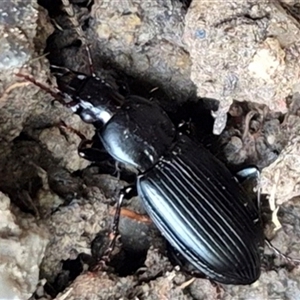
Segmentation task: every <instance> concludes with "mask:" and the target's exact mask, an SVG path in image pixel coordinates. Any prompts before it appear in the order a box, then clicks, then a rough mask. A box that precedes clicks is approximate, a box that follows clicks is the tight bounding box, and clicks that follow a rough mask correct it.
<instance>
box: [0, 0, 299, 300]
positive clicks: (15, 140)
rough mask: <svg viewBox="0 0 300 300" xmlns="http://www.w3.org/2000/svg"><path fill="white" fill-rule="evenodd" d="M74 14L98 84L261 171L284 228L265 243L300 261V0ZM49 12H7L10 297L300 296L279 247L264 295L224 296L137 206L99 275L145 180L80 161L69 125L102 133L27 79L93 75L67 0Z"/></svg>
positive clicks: (144, 4) (2, 206)
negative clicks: (99, 261)
mask: <svg viewBox="0 0 300 300" xmlns="http://www.w3.org/2000/svg"><path fill="white" fill-rule="evenodd" d="M73 2H74V3H75V4H76V5H75V6H74V7H75V9H76V13H77V15H78V18H79V20H80V24H81V25H83V29H84V38H85V39H86V40H87V42H88V43H89V44H90V46H91V53H92V58H93V65H94V69H95V71H96V73H97V74H98V75H99V76H104V77H105V78H106V79H109V80H112V81H115V83H116V85H119V86H121V85H124V88H125V89H126V90H127V89H128V90H129V91H130V92H131V93H134V94H139V95H142V96H144V97H147V98H153V99H155V100H156V101H159V102H160V103H161V105H162V106H163V107H164V108H165V109H166V111H168V113H169V114H170V115H171V117H172V119H173V120H174V122H178V123H179V122H180V121H181V120H182V119H185V120H189V118H191V128H190V130H191V132H192V134H193V135H194V137H195V138H198V139H199V140H201V141H202V142H203V143H204V144H205V145H206V146H207V147H209V149H210V150H211V151H213V152H214V153H215V154H216V155H217V156H218V157H219V158H220V159H222V160H223V161H224V162H225V163H226V164H227V165H228V166H229V167H230V168H231V169H232V170H233V171H234V170H235V169H236V168H238V167H241V166H246V165H249V164H255V165H257V166H259V168H260V169H262V181H261V185H262V191H263V194H264V197H263V198H266V201H265V203H264V205H265V206H268V204H270V208H271V211H273V215H272V216H273V222H274V225H273V226H271V225H269V226H267V231H266V234H267V235H268V236H270V237H274V239H273V243H274V245H275V246H276V247H278V248H279V249H280V250H282V251H283V252H284V253H287V254H289V255H291V256H293V257H298V258H300V239H299V237H300V221H299V215H300V205H299V203H300V202H299V199H300V198H299V197H300V181H299V180H300V179H299V178H300V163H299V162H300V157H299V156H300V136H299V132H300V110H299V108H300V94H299V92H300V88H299V74H300V73H299V71H300V70H299V63H298V61H299V56H300V35H299V31H300V23H299V20H300V13H299V11H298V10H297V7H299V6H300V2H299V1H297V0H294V1H292V0H289V1H288V0H285V1H281V2H280V1H263V3H261V1H246V0H243V1H230V2H228V1H221V0H220V1H218V0H215V1H197V0H194V1H191V3H189V2H190V1H179V0H172V1H171V0H169V1H166V0H151V1H142V0H135V1H125V0H124V1H123V0H122V1H120V0H112V1H104V0H102V1H100V0H95V1H94V2H93V3H89V1H84V0H76V1H73ZM39 4H41V5H43V7H42V6H40V5H39ZM39 4H37V3H36V1H34V0H23V1H19V0H13V1H3V3H2V4H1V10H0V32H1V34H0V39H1V43H0V140H1V148H0V191H1V192H0V274H1V275H0V298H1V299H2V298H4V299H28V298H30V299H121V298H122V299H251V300H252V299H263V300H266V299H299V296H298V295H299V293H300V268H299V267H293V266H291V265H288V264H286V263H285V262H284V261H281V260H279V259H278V258H275V257H274V255H273V254H272V252H271V251H270V250H268V249H266V251H265V252H266V255H265V261H264V264H263V269H262V275H261V277H260V279H259V280H258V281H257V282H256V283H255V284H253V285H251V286H245V287H243V286H242V287H241V286H217V285H216V284H214V283H211V282H210V281H209V280H207V279H195V278H192V277H191V276H189V275H187V274H186V273H184V272H183V271H181V270H180V269H179V268H178V267H174V265H172V263H171V261H172V259H171V260H170V255H168V253H169V252H170V251H168V250H169V249H168V246H167V245H166V243H165V241H164V239H163V238H162V237H161V236H160V235H159V232H158V231H157V230H156V228H155V226H154V225H153V224H152V223H151V220H149V218H147V216H146V215H145V212H144V210H143V207H142V204H141V203H140V201H139V199H138V198H137V197H134V198H132V199H130V200H129V201H127V202H126V203H125V206H124V209H123V210H122V217H121V224H120V232H121V234H122V240H121V242H122V246H121V244H120V245H118V247H117V248H116V250H115V252H114V259H113V261H112V263H111V264H110V266H109V267H108V268H107V269H106V270H105V271H103V272H100V273H99V274H98V275H96V274H94V273H90V272H88V271H87V269H88V266H90V265H91V264H93V259H94V258H95V256H99V255H101V253H103V251H104V249H105V245H107V243H108V240H109V234H108V232H109V228H110V227H109V226H110V224H111V221H112V216H113V213H114V203H115V200H116V197H117V194H118V191H119V189H120V188H121V187H123V186H125V185H126V184H127V182H129V181H130V180H131V179H132V177H131V176H130V175H128V174H123V175H122V177H121V179H120V180H117V179H116V177H115V176H113V173H114V171H115V166H114V164H113V163H111V162H105V163H103V164H101V165H99V166H90V163H89V162H87V161H85V160H83V159H82V158H80V157H79V156H78V153H77V146H78V144H79V143H80V138H79V137H78V136H77V135H76V134H74V133H73V132H71V131H69V130H66V129H64V128H62V127H61V126H59V125H60V124H61V122H60V121H61V120H63V121H64V122H65V123H66V124H67V125H69V126H72V127H73V128H76V129H77V130H79V131H80V132H82V133H83V134H85V135H86V136H87V137H89V138H91V137H92V136H93V133H94V129H93V127H92V126H89V125H86V124H85V123H83V122H82V121H81V120H80V119H79V118H78V117H77V116H74V115H73V114H72V113H71V112H70V111H69V110H68V109H67V108H65V107H63V106H62V105H60V104H58V103H53V102H52V100H53V98H52V97H51V96H50V95H49V94H47V93H45V91H43V90H42V89H40V88H38V87H36V86H35V85H33V84H31V83H29V82H28V81H26V80H24V79H23V78H20V77H17V76H16V73H22V74H30V75H32V76H34V78H35V80H37V81H39V82H42V83H44V84H47V85H48V86H55V78H54V76H53V74H51V73H50V68H49V67H50V63H51V64H52V65H57V66H63V67H67V68H70V69H72V70H80V71H81V72H84V73H88V72H89V66H88V59H87V55H86V51H85V49H84V48H83V47H80V42H78V35H77V33H76V31H75V30H74V26H73V24H71V22H70V21H69V19H68V18H67V17H66V15H65V14H64V13H63V12H62V9H61V5H60V1H58V0H57V1H50V0H49V1H48V0H41V1H40V2H39ZM189 4H190V5H189ZM45 8H47V9H48V11H47V10H46V9H45ZM45 53H49V55H48V56H47V58H48V59H49V60H50V63H49V60H48V59H46V57H45V56H44V54H45ZM199 97H202V98H201V99H200V98H199ZM218 101H219V102H218ZM218 104H219V106H218ZM210 115H213V116H214V117H215V118H216V121H215V123H214V124H212V119H211V118H210ZM213 125H214V126H213ZM224 128H225V130H224V131H223V132H222V134H221V135H220V136H217V137H216V136H215V137H214V136H212V134H211V133H212V132H213V131H214V132H215V133H220V132H221V131H222V129H224ZM277 205H279V211H278V206H277ZM281 226H282V227H281ZM280 227H281V228H280ZM274 228H275V229H276V230H278V231H277V233H276V235H274ZM91 254H93V257H94V258H92V256H91ZM14 297H15V298H14Z"/></svg>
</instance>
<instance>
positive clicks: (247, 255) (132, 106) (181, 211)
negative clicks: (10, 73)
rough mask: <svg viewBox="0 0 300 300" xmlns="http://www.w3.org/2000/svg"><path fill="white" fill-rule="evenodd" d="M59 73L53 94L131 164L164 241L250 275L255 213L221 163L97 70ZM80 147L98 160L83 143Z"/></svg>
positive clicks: (206, 270) (217, 271) (231, 275)
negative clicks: (97, 74) (103, 78)
mask: <svg viewBox="0 0 300 300" xmlns="http://www.w3.org/2000/svg"><path fill="white" fill-rule="evenodd" d="M19 76H22V77H25V78H26V79H27V80H30V81H34V80H32V79H31V78H29V77H28V76H26V75H25V76H23V75H20V74H19ZM66 78H67V81H69V84H65V83H64V82H66V80H65V79H66ZM60 79H61V80H59V82H60V83H59V88H60V92H59V94H58V95H56V98H58V97H59V99H60V102H63V104H64V105H67V106H69V107H71V108H72V110H73V111H74V112H75V113H76V114H78V115H79V116H80V117H81V118H82V120H83V121H84V122H87V123H92V124H93V125H94V126H95V129H96V133H97V135H98V137H99V139H100V141H101V143H102V144H103V146H104V148H105V149H106V151H107V152H108V154H109V155H110V156H112V157H113V158H114V159H115V160H116V161H118V162H121V163H123V164H125V166H128V167H130V168H134V169H135V170H136V171H137V173H138V176H137V183H136V185H137V191H138V195H139V196H140V198H141V199H142V201H143V204H144V206H145V208H146V211H147V213H148V214H149V216H150V217H151V219H152V220H153V222H154V223H155V224H156V226H157V227H158V229H159V230H160V232H161V233H162V235H163V236H164V237H165V238H166V239H167V240H168V242H169V243H170V244H171V245H172V246H173V247H174V248H175V249H176V250H177V251H178V252H179V253H180V254H181V255H182V256H183V257H184V258H185V259H186V260H187V261H188V262H189V263H191V264H192V265H193V267H194V268H195V269H196V270H198V271H199V272H201V273H203V274H204V275H206V276H207V277H208V278H210V279H212V280H214V281H216V282H220V283H224V284H245V285H246V284H251V283H253V282H254V281H256V280H257V279H258V278H259V276H260V273H261V259H262V256H263V249H264V239H265V238H264V233H263V226H262V223H261V219H260V213H259V210H258V208H257V206H256V205H255V203H253V201H252V200H251V199H250V197H248V195H247V194H246V192H245V191H244V190H243V188H242V187H241V186H240V184H239V183H238V181H237V180H236V178H235V177H234V176H233V175H232V174H231V173H230V171H229V170H228V169H227V168H226V167H225V165H223V164H222V163H221V162H220V161H219V160H218V159H216V158H215V157H214V156H213V155H212V154H211V153H210V152H209V151H208V150H206V149H205V148H204V147H203V146H202V145H200V144H198V143H196V142H194V141H192V140H191V139H190V138H189V137H188V136H187V135H184V134H182V133H180V132H178V131H177V130H176V128H175V125H174V124H173V123H172V121H171V120H170V119H169V117H168V115H167V114H166V112H165V111H164V110H163V109H162V108H161V107H160V106H159V105H157V104H156V103H153V102H150V101H148V100H146V99H144V98H141V97H138V96H129V97H124V96H122V95H121V94H120V93H119V92H118V91H117V90H116V89H115V87H113V86H112V85H110V84H109V83H108V82H106V81H104V80H102V79H101V78H99V77H97V76H95V75H93V76H87V75H84V74H81V73H75V72H67V73H66V74H64V75H62V77H61V78H60ZM34 83H35V84H37V83H36V82H34ZM38 85H39V84H38ZM90 150H91V151H93V150H94V149H92V148H90ZM83 154H84V157H85V158H87V159H89V158H90V160H93V161H95V160H97V157H96V156H95V155H94V152H93V155H92V157H89V155H88V148H87V149H86V151H84V152H83ZM99 160H101V158H100V157H99ZM121 198H123V197H120V199H121Z"/></svg>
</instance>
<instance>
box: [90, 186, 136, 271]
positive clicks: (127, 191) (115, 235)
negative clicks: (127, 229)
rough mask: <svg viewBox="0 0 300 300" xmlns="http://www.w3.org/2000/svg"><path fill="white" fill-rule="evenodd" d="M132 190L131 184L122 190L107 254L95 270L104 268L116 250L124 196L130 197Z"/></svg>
mask: <svg viewBox="0 0 300 300" xmlns="http://www.w3.org/2000/svg"><path fill="white" fill-rule="evenodd" d="M131 192H132V187H131V186H129V187H126V188H124V189H122V190H121V191H120V195H119V199H118V201H117V207H116V210H115V214H114V219H113V225H112V232H111V234H110V242H109V245H108V247H107V250H106V252H105V254H104V255H103V256H102V258H101V259H100V260H99V261H98V262H97V264H96V266H95V267H94V268H93V271H99V270H103V267H105V266H106V265H107V263H108V262H109V261H110V259H111V254H112V251H113V250H114V248H115V245H116V242H117V239H118V237H119V222H120V215H121V207H122V204H123V200H124V198H126V196H127V197H128V196H129V195H130V193H131Z"/></svg>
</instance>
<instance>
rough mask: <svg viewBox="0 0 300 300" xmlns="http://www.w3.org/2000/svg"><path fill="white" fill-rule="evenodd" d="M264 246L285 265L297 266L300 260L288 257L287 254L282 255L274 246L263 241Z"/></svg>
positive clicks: (266, 240)
mask: <svg viewBox="0 0 300 300" xmlns="http://www.w3.org/2000/svg"><path fill="white" fill-rule="evenodd" d="M265 242H266V245H267V246H268V247H269V248H270V249H271V250H272V251H273V252H274V253H275V254H276V255H277V256H278V257H279V258H281V259H283V260H284V261H286V262H287V263H290V264H293V265H299V264H300V259H296V258H293V257H290V256H288V255H287V254H284V253H282V252H281V251H280V250H279V249H277V248H276V247H275V246H273V245H272V243H271V242H270V241H269V240H268V239H265Z"/></svg>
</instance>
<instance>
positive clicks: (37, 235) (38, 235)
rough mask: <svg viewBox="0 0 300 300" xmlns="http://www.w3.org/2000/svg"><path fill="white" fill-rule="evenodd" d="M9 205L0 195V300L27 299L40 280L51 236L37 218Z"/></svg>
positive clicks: (7, 200)
mask: <svg viewBox="0 0 300 300" xmlns="http://www.w3.org/2000/svg"><path fill="white" fill-rule="evenodd" d="M10 205H11V203H10V200H9V198H8V197H7V196H5V195H4V194H3V193H1V192H0V274H1V275H0V299H28V298H29V297H30V296H31V294H32V293H33V292H34V291H35V289H36V285H37V283H38V281H39V265H40V263H41V261H42V258H43V256H44V253H45V249H46V246H47V243H48V241H49V234H48V230H47V228H46V227H45V226H43V224H38V222H37V221H36V219H35V218H34V217H32V216H30V215H26V214H22V213H21V212H20V211H19V210H18V209H16V208H15V207H14V208H13V207H11V206H10ZM12 210H15V211H14V213H13V212H12ZM16 216H18V217H16Z"/></svg>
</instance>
